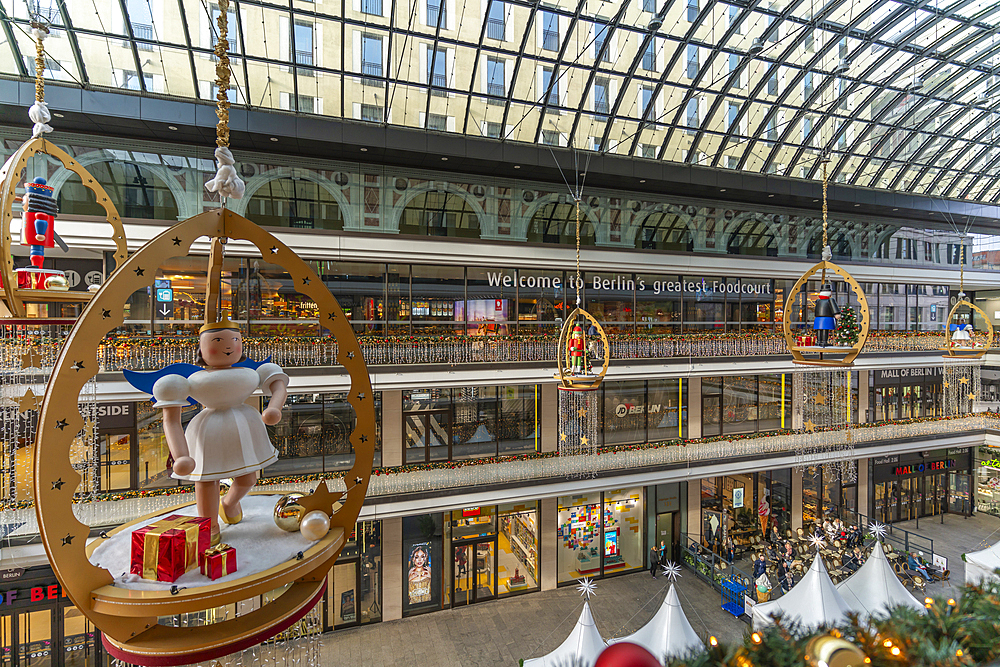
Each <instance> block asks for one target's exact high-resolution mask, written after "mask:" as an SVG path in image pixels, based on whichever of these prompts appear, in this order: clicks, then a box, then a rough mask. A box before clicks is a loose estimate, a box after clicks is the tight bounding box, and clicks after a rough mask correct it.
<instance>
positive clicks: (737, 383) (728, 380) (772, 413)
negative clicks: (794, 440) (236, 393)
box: [701, 375, 792, 436]
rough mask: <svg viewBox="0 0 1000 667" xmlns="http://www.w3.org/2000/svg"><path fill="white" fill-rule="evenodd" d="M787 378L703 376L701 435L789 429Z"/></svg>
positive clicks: (767, 376)
mask: <svg viewBox="0 0 1000 667" xmlns="http://www.w3.org/2000/svg"><path fill="white" fill-rule="evenodd" d="M791 393H792V392H791V378H790V377H788V376H785V375H749V376H745V377H744V376H726V377H719V376H715V377H704V378H702V381H701V395H702V434H703V435H705V436H712V435H723V434H728V433H753V432H757V431H767V430H777V429H781V428H786V427H790V426H791V424H790V421H789V415H790V413H791Z"/></svg>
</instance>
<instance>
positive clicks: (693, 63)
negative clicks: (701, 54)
mask: <svg viewBox="0 0 1000 667" xmlns="http://www.w3.org/2000/svg"><path fill="white" fill-rule="evenodd" d="M697 76H698V47H697V46H695V45H694V44H688V48H687V78H689V79H694V78H695V77H697Z"/></svg>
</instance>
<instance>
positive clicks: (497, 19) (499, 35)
mask: <svg viewBox="0 0 1000 667" xmlns="http://www.w3.org/2000/svg"><path fill="white" fill-rule="evenodd" d="M506 34H507V8H506V7H505V6H504V3H503V2H501V1H500V0H491V2H490V11H489V13H487V15H486V36H487V37H488V38H490V39H499V40H500V41H503V40H505V39H506V38H507V37H506Z"/></svg>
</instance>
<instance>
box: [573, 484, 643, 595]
mask: <svg viewBox="0 0 1000 667" xmlns="http://www.w3.org/2000/svg"><path fill="white" fill-rule="evenodd" d="M644 491H645V490H644V489H643V488H642V487H636V488H633V489H616V490H613V491H605V492H603V493H597V492H595V493H590V494H580V495H574V496H560V497H559V499H558V517H557V524H556V526H557V528H556V544H557V549H558V554H557V567H558V583H559V584H567V583H571V582H573V581H575V580H576V579H579V578H580V577H604V576H608V575H612V574H622V573H625V572H632V571H635V570H639V569H642V568H643V567H645V564H646V560H645V556H646V554H645V548H644V542H643V526H644V525H645V523H646V517H645V503H644Z"/></svg>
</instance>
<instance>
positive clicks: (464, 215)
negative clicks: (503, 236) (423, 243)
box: [399, 190, 479, 239]
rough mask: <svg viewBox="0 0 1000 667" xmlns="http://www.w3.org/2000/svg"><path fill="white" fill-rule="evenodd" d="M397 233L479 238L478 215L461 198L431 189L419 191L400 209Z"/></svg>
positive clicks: (451, 193) (450, 193)
mask: <svg viewBox="0 0 1000 667" xmlns="http://www.w3.org/2000/svg"><path fill="white" fill-rule="evenodd" d="M399 233H400V234H415V235H418V236H453V237H458V238H463V239H478V238H479V216H477V215H476V213H475V211H473V210H472V206H470V205H469V202H467V201H466V200H465V199H464V198H463V197H462V196H461V195H458V194H455V193H453V192H446V191H441V190H434V191H432V192H422V193H420V194H418V195H417V196H416V197H414V198H413V199H411V200H410V203H408V204H407V205H406V208H405V209H403V218H402V220H400V222H399Z"/></svg>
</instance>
